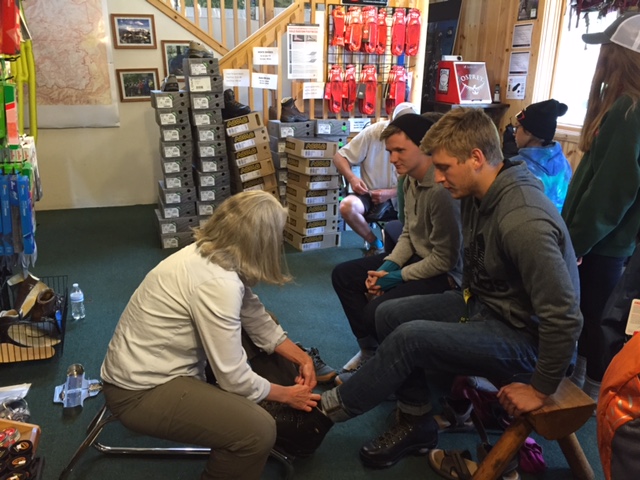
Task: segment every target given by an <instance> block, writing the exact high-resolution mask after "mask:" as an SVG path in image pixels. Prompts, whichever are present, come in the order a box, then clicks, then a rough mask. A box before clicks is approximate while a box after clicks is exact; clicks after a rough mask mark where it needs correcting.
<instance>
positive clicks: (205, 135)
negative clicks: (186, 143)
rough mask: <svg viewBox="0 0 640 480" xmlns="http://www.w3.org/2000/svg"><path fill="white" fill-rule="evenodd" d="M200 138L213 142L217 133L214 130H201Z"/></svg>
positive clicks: (202, 140) (203, 140)
mask: <svg viewBox="0 0 640 480" xmlns="http://www.w3.org/2000/svg"><path fill="white" fill-rule="evenodd" d="M199 132H200V133H199V137H198V138H199V139H200V141H201V142H213V141H214V140H215V139H216V135H215V133H214V132H213V130H199Z"/></svg>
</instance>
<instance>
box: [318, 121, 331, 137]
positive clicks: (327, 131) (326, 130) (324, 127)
mask: <svg viewBox="0 0 640 480" xmlns="http://www.w3.org/2000/svg"><path fill="white" fill-rule="evenodd" d="M318 135H331V124H330V123H318Z"/></svg>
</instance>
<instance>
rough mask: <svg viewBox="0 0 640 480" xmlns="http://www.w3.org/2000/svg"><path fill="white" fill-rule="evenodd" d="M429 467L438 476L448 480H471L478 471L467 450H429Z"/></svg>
mask: <svg viewBox="0 0 640 480" xmlns="http://www.w3.org/2000/svg"><path fill="white" fill-rule="evenodd" d="M429 465H431V468H433V469H434V470H435V472H436V473H437V474H438V475H440V476H442V477H444V478H448V479H450V480H471V479H472V478H473V474H474V473H476V470H478V464H477V463H476V462H474V461H473V460H471V453H470V452H469V450H441V449H439V448H436V449H433V450H430V451H429Z"/></svg>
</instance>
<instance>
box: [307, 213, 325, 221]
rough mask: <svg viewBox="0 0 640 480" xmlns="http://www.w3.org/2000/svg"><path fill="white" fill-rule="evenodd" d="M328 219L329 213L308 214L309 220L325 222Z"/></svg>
mask: <svg viewBox="0 0 640 480" xmlns="http://www.w3.org/2000/svg"><path fill="white" fill-rule="evenodd" d="M325 218H327V212H314V213H307V220H324V219H325Z"/></svg>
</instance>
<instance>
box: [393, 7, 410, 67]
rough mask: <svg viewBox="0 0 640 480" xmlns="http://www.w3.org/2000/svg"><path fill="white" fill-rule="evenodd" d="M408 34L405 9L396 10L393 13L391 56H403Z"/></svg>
mask: <svg viewBox="0 0 640 480" xmlns="http://www.w3.org/2000/svg"><path fill="white" fill-rule="evenodd" d="M406 34H407V25H406V19H405V16H404V8H396V10H395V11H394V12H393V23H392V24H391V55H395V56H398V55H402V52H404V40H405V37H406Z"/></svg>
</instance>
